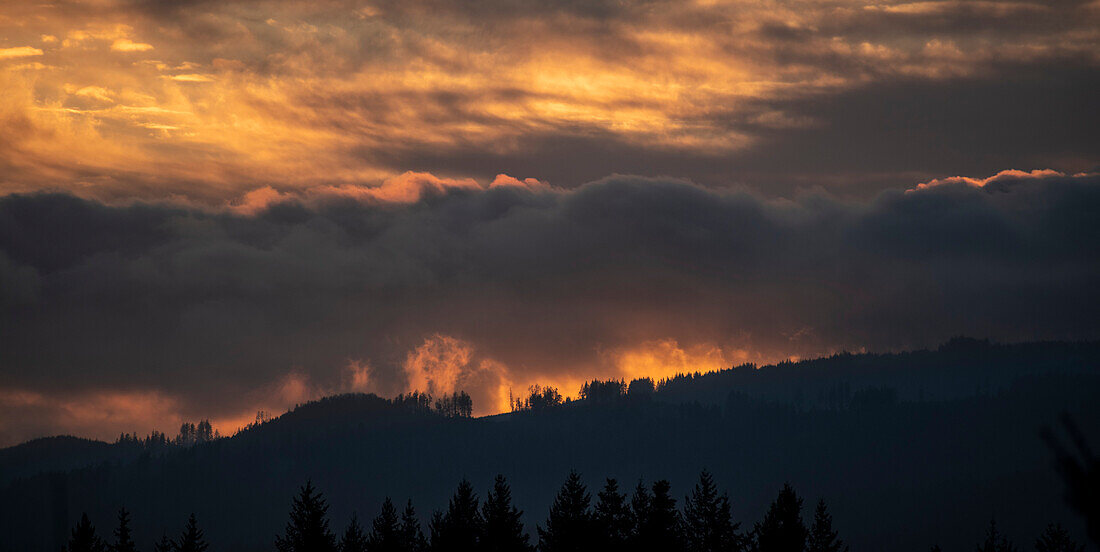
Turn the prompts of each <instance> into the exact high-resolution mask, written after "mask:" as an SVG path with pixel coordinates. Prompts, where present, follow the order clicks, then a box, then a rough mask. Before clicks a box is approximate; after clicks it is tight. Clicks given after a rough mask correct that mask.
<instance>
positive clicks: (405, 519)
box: [401, 500, 428, 552]
mask: <svg viewBox="0 0 1100 552" xmlns="http://www.w3.org/2000/svg"><path fill="white" fill-rule="evenodd" d="M427 548H428V545H427V543H426V542H425V540H424V532H423V531H421V530H420V520H419V519H417V518H416V510H414V509H413V503H412V500H409V501H408V503H406V504H405V512H404V513H402V514H401V549H402V550H405V551H406V552H421V551H423V550H427Z"/></svg>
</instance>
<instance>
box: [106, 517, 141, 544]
mask: <svg viewBox="0 0 1100 552" xmlns="http://www.w3.org/2000/svg"><path fill="white" fill-rule="evenodd" d="M111 552H137V545H136V544H134V540H133V538H132V537H131V536H130V512H127V511H126V508H120V509H119V511H118V529H115V543H114V544H113V545H111Z"/></svg>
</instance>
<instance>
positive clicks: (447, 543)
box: [431, 479, 482, 552]
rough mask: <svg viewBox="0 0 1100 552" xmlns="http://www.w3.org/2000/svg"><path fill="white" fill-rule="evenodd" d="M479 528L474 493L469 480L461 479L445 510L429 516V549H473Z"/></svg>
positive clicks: (457, 551)
mask: <svg viewBox="0 0 1100 552" xmlns="http://www.w3.org/2000/svg"><path fill="white" fill-rule="evenodd" d="M481 531H482V519H481V512H479V511H478V499H477V494H475V493H474V487H473V485H471V484H470V482H469V481H467V480H465V479H463V480H462V482H461V483H459V484H458V488H457V489H455V494H454V496H453V497H451V502H450V504H449V505H448V507H447V513H445V514H439V513H438V512H436V515H434V516H432V524H431V533H432V542H431V549H432V550H433V551H438V552H452V551H453V552H463V551H468V550H476V549H477V543H478V536H479V535H481Z"/></svg>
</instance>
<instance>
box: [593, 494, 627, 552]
mask: <svg viewBox="0 0 1100 552" xmlns="http://www.w3.org/2000/svg"><path fill="white" fill-rule="evenodd" d="M592 521H593V525H594V527H595V532H596V539H597V544H598V548H599V549H600V550H606V551H609V552H616V551H624V550H626V547H627V545H628V544H629V543H630V538H631V534H632V531H633V529H634V519H633V517H632V516H631V514H630V508H629V507H628V506H627V504H626V496H624V495H622V494H621V493H619V483H618V482H617V481H615V480H614V479H610V478H608V480H607V483H605V484H604V487H603V490H601V491H600V492H599V494H598V495H597V497H596V507H595V509H594V511H593V515H592Z"/></svg>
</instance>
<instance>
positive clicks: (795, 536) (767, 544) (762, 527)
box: [753, 483, 808, 552]
mask: <svg viewBox="0 0 1100 552" xmlns="http://www.w3.org/2000/svg"><path fill="white" fill-rule="evenodd" d="M753 533H755V536H756V544H755V547H754V550H756V551H757V552H802V550H803V548H805V546H806V536H807V533H808V532H807V531H806V526H805V525H803V524H802V499H801V498H799V497H798V495H797V494H795V492H794V489H792V488H791V485H790V483H787V484H784V485H783V489H782V490H781V491H779V496H777V497H776V499H775V500H774V501H773V502H772V504H771V507H769V508H768V512H767V513H766V514H764V521H762V522H760V523H757V524H756V526H755V527H754V528H753Z"/></svg>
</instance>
